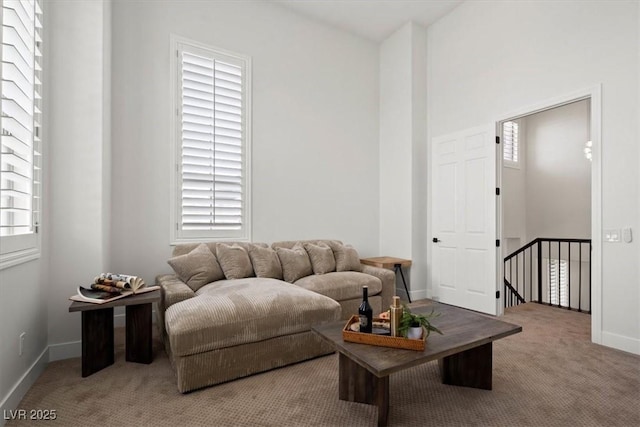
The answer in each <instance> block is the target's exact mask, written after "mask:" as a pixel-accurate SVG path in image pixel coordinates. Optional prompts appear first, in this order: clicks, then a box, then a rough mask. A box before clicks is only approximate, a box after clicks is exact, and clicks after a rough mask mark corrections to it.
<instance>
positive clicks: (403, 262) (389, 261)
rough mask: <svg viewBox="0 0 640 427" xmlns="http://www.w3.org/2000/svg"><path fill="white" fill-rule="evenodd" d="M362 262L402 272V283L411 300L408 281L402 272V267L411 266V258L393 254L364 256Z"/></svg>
mask: <svg viewBox="0 0 640 427" xmlns="http://www.w3.org/2000/svg"><path fill="white" fill-rule="evenodd" d="M360 262H361V263H362V264H365V265H371V266H373V267H379V268H388V269H390V270H391V269H393V270H394V271H395V273H396V275H397V274H398V272H400V277H402V283H403V284H404V290H405V292H406V293H407V299H408V300H409V302H411V296H410V295H409V289H407V282H406V281H405V280H404V274H403V273H402V267H411V260H410V259H403V258H394V257H391V256H378V257H373V258H362V259H361V260H360Z"/></svg>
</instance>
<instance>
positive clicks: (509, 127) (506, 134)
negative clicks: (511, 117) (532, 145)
mask: <svg viewBox="0 0 640 427" xmlns="http://www.w3.org/2000/svg"><path fill="white" fill-rule="evenodd" d="M502 142H503V150H504V151H503V153H504V160H506V161H508V162H513V163H518V149H519V146H518V145H519V144H518V123H517V122H504V123H503V124H502Z"/></svg>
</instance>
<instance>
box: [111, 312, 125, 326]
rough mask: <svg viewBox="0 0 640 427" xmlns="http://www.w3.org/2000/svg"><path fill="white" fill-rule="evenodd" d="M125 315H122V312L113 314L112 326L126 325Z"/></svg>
mask: <svg viewBox="0 0 640 427" xmlns="http://www.w3.org/2000/svg"><path fill="white" fill-rule="evenodd" d="M125 317H126V316H125V315H124V313H122V314H115V315H114V316H113V327H114V328H124V326H125V325H126V321H125Z"/></svg>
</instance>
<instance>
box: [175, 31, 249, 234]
mask: <svg viewBox="0 0 640 427" xmlns="http://www.w3.org/2000/svg"><path fill="white" fill-rule="evenodd" d="M175 51H176V63H177V64H176V65H177V72H176V80H177V81H176V83H177V85H176V86H177V87H176V89H177V90H176V98H177V108H176V121H175V132H176V141H177V150H176V153H177V155H176V158H177V167H176V171H177V174H176V175H177V176H176V188H177V190H178V191H176V193H177V194H176V198H175V200H176V206H175V232H176V233H175V235H174V239H173V240H174V241H181V240H202V239H207V238H216V239H225V238H229V239H234V240H236V239H241V240H248V239H249V237H250V236H249V233H250V224H249V221H250V218H249V215H248V213H249V209H248V204H249V189H248V183H249V179H248V177H249V170H248V164H249V162H248V160H249V159H248V155H249V149H248V147H249V143H248V137H249V131H248V113H247V112H248V111H249V105H248V103H249V96H248V95H249V94H248V81H249V76H248V74H249V61H248V58H245V57H242V56H239V55H234V54H230V53H228V52H221V51H219V50H216V49H212V48H207V47H204V46H202V45H199V44H193V43H188V42H185V41H181V42H177V43H176V50H175Z"/></svg>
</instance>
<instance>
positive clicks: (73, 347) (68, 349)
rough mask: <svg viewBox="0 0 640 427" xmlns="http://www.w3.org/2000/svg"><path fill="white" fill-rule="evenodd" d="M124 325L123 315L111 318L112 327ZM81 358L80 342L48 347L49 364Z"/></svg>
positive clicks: (153, 320) (122, 326) (153, 319)
mask: <svg viewBox="0 0 640 427" xmlns="http://www.w3.org/2000/svg"><path fill="white" fill-rule="evenodd" d="M155 314H156V312H155V310H154V311H153V313H152V317H151V318H152V322H151V323H152V324H153V325H155V324H156V316H155ZM125 324H126V316H125V314H124V313H121V314H115V315H114V316H113V327H114V328H124V327H125ZM81 356H82V341H71V342H64V343H60V344H50V345H49V362H55V361H56V360H64V359H71V358H73V357H81Z"/></svg>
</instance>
